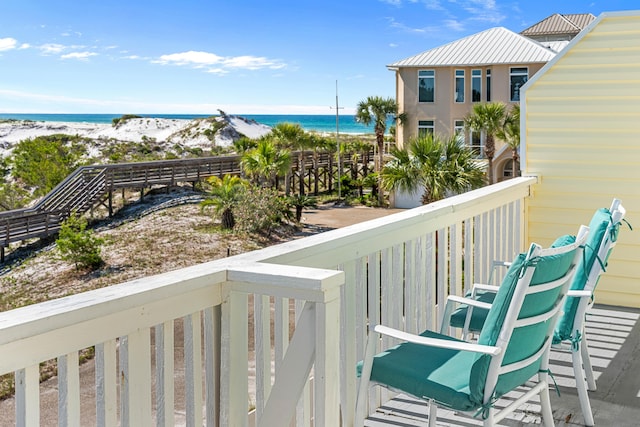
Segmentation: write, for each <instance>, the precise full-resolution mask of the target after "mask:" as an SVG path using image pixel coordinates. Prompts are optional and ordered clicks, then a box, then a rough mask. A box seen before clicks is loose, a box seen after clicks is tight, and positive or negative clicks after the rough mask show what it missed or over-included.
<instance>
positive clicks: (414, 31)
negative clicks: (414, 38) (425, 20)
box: [388, 18, 437, 34]
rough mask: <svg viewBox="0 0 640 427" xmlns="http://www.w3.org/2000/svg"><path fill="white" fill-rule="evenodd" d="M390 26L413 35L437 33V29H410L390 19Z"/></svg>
mask: <svg viewBox="0 0 640 427" xmlns="http://www.w3.org/2000/svg"><path fill="white" fill-rule="evenodd" d="M388 21H389V26H390V27H391V28H395V29H396V30H399V31H402V32H405V33H412V34H432V33H434V32H436V31H437V28H436V27H410V26H408V25H405V24H403V23H402V22H398V21H396V20H395V19H393V18H388Z"/></svg>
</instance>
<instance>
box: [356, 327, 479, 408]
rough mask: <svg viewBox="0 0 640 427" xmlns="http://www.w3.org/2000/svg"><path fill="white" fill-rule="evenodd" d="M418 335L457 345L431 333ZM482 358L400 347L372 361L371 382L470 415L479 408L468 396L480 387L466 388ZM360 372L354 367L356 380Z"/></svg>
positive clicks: (447, 351)
mask: <svg viewBox="0 0 640 427" xmlns="http://www.w3.org/2000/svg"><path fill="white" fill-rule="evenodd" d="M421 335H422V336H425V337H432V338H441V339H445V340H452V341H459V340H457V339H455V338H451V337H449V336H446V335H441V334H438V333H435V332H431V331H425V332H423V333H422V334H421ZM483 357H485V356H481V355H478V354H476V353H471V352H467V351H457V350H449V349H443V348H437V347H428V346H423V345H419V344H413V343H402V344H400V345H397V346H395V347H393V348H390V349H388V350H386V351H384V352H382V353H380V354H377V355H376V356H375V357H374V359H373V367H372V370H371V381H373V382H378V383H381V384H384V385H386V386H387V387H389V388H391V389H395V390H400V391H402V392H405V393H408V394H410V395H413V396H416V397H419V398H424V399H434V400H435V401H437V402H438V403H439V404H440V405H442V406H446V407H449V408H452V409H455V410H460V411H471V410H474V409H477V408H479V407H480V406H482V402H478V401H477V399H473V398H472V393H470V390H471V389H472V388H475V389H476V390H478V388H479V389H480V391H481V389H482V384H470V379H471V378H473V377H474V376H476V375H472V370H474V366H476V364H477V363H478V361H479V360H481V359H483ZM427 361H428V363H426V362H427ZM361 369H362V362H360V363H359V364H358V367H357V372H358V376H360V371H361ZM476 377H477V376H476Z"/></svg>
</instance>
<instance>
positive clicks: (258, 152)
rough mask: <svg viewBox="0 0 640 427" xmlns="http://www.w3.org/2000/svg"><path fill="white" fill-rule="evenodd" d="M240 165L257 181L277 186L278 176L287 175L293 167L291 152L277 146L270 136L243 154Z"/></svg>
mask: <svg viewBox="0 0 640 427" xmlns="http://www.w3.org/2000/svg"><path fill="white" fill-rule="evenodd" d="M240 165H241V166H242V170H243V171H244V172H246V174H247V175H248V176H250V177H251V178H252V179H253V180H254V182H255V183H257V184H263V183H264V182H268V183H269V185H270V186H272V187H274V188H277V186H278V185H277V184H278V177H280V176H285V175H286V174H287V172H288V171H289V168H290V167H291V153H290V152H289V151H287V150H283V149H280V148H277V147H276V146H275V144H274V143H273V141H271V140H270V139H269V138H263V139H261V140H260V141H259V142H258V145H257V147H256V148H254V149H251V150H249V151H246V152H245V153H244V154H243V155H242V159H241V160H240Z"/></svg>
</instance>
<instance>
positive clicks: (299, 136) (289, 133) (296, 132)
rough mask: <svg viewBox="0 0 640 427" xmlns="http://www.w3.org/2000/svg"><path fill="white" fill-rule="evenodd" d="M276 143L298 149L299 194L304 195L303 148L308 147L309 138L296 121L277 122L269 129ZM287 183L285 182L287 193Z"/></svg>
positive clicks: (290, 148)
mask: <svg viewBox="0 0 640 427" xmlns="http://www.w3.org/2000/svg"><path fill="white" fill-rule="evenodd" d="M271 133H272V134H273V137H274V138H275V141H276V144H277V145H278V146H280V147H282V148H286V149H289V150H292V151H298V173H299V174H300V180H299V194H302V195H304V174H305V171H304V150H306V149H307V148H310V146H311V140H310V138H309V137H308V135H307V134H306V132H305V131H304V129H302V126H300V125H299V124H297V123H286V122H283V123H278V124H276V125H275V126H274V127H273V129H272V130H271ZM288 191H289V185H288V184H287V194H288Z"/></svg>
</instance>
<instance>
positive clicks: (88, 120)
mask: <svg viewBox="0 0 640 427" xmlns="http://www.w3.org/2000/svg"><path fill="white" fill-rule="evenodd" d="M137 115H138V116H140V117H141V118H143V119H163V120H179V121H193V120H202V119H208V118H214V117H221V115H220V114H212V115H206V114H137ZM122 116H123V114H57V113H43V114H27V113H0V124H7V123H21V122H36V123H42V122H45V123H52V124H56V123H57V124H60V123H66V124H103V125H104V124H108V125H111V124H112V122H113V119H116V118H120V117H122ZM227 116H230V117H241V118H245V119H247V120H249V121H255V122H256V123H257V124H261V125H265V126H270V127H273V126H275V125H276V124H277V123H283V122H288V123H296V124H299V125H300V126H301V127H302V128H303V129H304V130H305V131H307V132H321V133H331V134H335V133H336V116H335V115H331V114H227ZM338 130H339V133H340V134H349V135H373V134H374V130H373V128H372V127H371V126H364V125H363V124H361V123H358V122H356V121H355V115H348V114H347V115H341V116H339V129H338Z"/></svg>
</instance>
